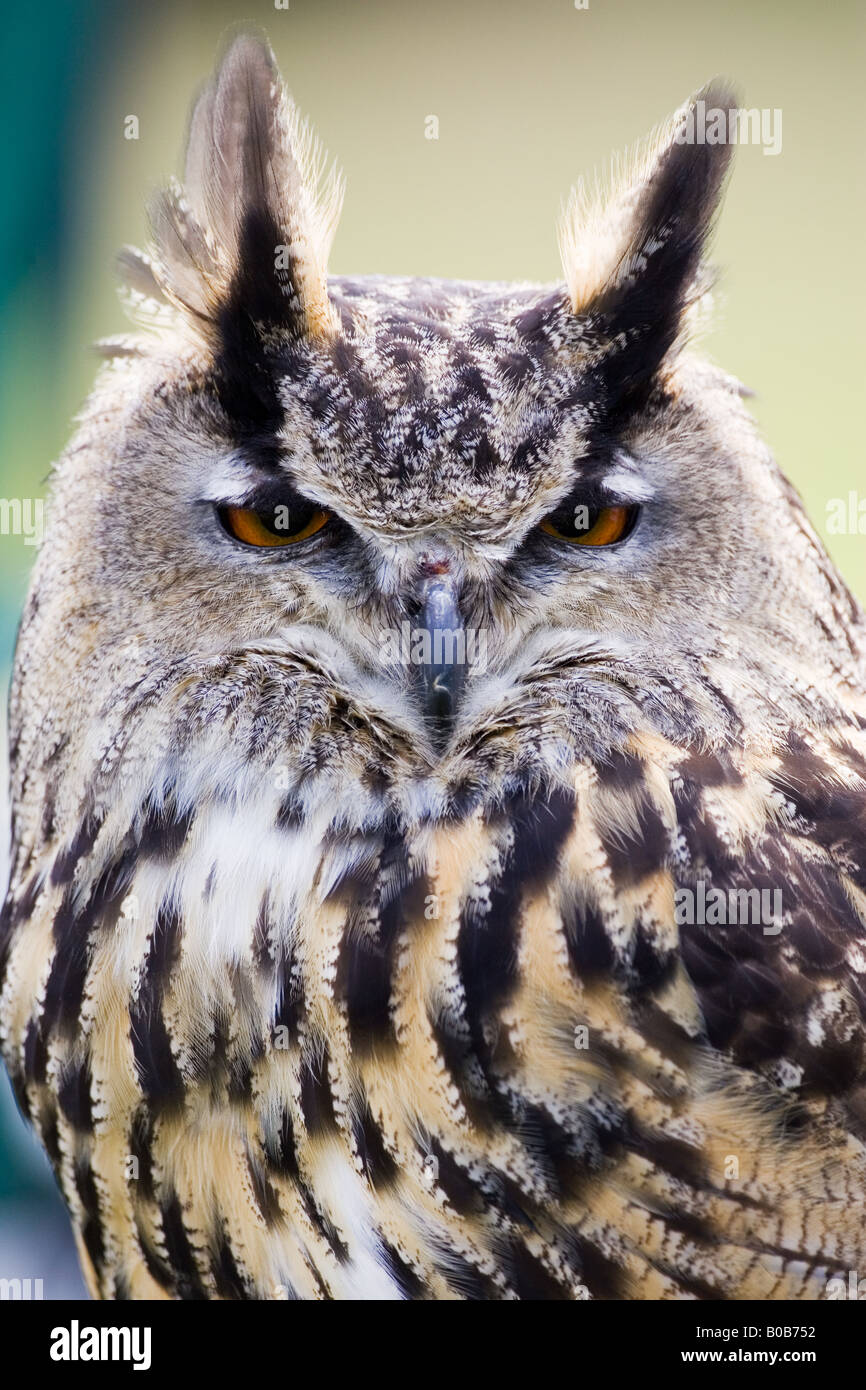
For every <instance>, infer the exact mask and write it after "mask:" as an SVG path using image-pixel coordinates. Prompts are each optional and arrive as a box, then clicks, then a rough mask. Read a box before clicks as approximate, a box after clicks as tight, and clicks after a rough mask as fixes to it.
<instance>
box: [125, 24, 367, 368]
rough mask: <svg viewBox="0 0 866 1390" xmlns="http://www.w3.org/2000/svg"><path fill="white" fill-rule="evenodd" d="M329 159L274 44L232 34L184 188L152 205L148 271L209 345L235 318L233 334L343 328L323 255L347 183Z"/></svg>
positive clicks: (199, 121) (136, 280) (304, 333)
mask: <svg viewBox="0 0 866 1390" xmlns="http://www.w3.org/2000/svg"><path fill="white" fill-rule="evenodd" d="M325 163H326V161H325V158H324V155H323V153H322V151H321V149H320V147H319V145H318V143H317V142H316V140H315V138H314V136H313V135H312V133H311V131H310V129H309V127H308V126H307V125H306V123H305V122H303V121H302V120H301V118H300V116H299V115H298V112H297V109H296V107H295V106H294V104H293V102H292V101H291V99H290V98H289V96H288V95H287V93H286V92H285V89H284V88H283V85H282V82H281V80H280V76H279V73H278V71H277V68H276V64H275V61H274V57H273V54H272V53H271V51H270V49H269V48H268V46H267V45H266V44H265V43H264V42H262V41H260V40H259V39H256V38H253V37H251V36H249V35H244V36H242V37H240V38H237V39H236V40H235V41H234V43H233V44H232V45H231V47H230V48H229V49H228V51H227V53H226V55H225V57H224V59H223V61H222V63H221V64H220V66H219V68H218V69H217V72H216V74H215V76H214V78H213V79H212V80H211V82H210V83H209V84H208V85H207V86H206V87H205V89H204V91H203V92H202V93H201V95H200V97H199V99H198V101H197V103H196V105H195V108H194V111H193V115H192V120H191V123H190V129H189V140H188V145H187V155H186V168H185V174H184V182H183V186H182V187H181V186H180V185H178V184H173V185H171V186H170V187H169V188H167V189H165V190H164V191H163V192H161V193H160V194H159V195H158V196H157V198H156V199H155V200H154V202H153V204H152V206H151V226H152V231H153V239H154V247H153V256H152V262H151V265H150V270H149V273H150V274H152V277H153V279H154V280H155V282H156V286H157V288H158V291H159V292H160V293H161V295H162V297H163V298H165V299H167V300H168V301H169V302H170V303H172V304H173V305H174V306H175V308H177V309H179V310H180V311H181V313H182V314H183V315H184V316H185V317H186V318H187V319H188V320H191V321H192V323H193V324H194V326H195V327H196V328H197V330H198V331H199V332H200V333H201V334H202V335H203V336H204V337H205V339H206V340H208V341H209V342H211V343H212V344H214V345H218V344H219V343H220V340H221V339H222V338H223V336H224V333H225V330H226V326H227V321H228V320H231V321H232V323H231V328H230V332H231V334H232V336H233V337H235V338H237V336H238V332H239V327H238V323H239V321H242V324H243V325H246V329H249V328H250V327H251V326H253V327H254V328H255V330H256V331H258V332H260V331H261V330H262V329H263V328H265V329H266V328H268V327H271V326H279V327H284V328H286V329H288V330H289V331H290V332H291V333H292V334H293V336H296V337H298V338H301V337H312V338H323V337H330V336H331V335H332V334H333V333H334V332H335V331H336V326H337V319H336V315H335V311H334V308H333V306H332V304H331V302H330V300H329V298H328V289H327V260H328V253H329V251H330V246H331V242H332V240H333V236H334V232H335V230H336V225H337V219H338V216H339V212H340V206H341V203H342V192H343V187H342V181H341V179H340V177H339V175H338V174H337V173H336V171H335V170H334V169H333V168H332V169H331V170H330V171H329V172H327V173H326V171H325ZM130 263H131V258H130V257H129V255H128V254H127V261H126V264H125V267H122V269H125V271H126V275H127V279H129V278H130V276H129V271H130ZM140 265H141V263H140V262H139V265H138V267H137V268H136V271H135V274H134V276H133V277H132V278H133V288H134V289H137V290H139V291H141V290H142V271H141V268H140ZM243 331H244V330H243V329H241V330H240V332H241V335H243Z"/></svg>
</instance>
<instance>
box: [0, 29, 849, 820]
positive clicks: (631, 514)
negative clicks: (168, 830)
mask: <svg viewBox="0 0 866 1390" xmlns="http://www.w3.org/2000/svg"><path fill="white" fill-rule="evenodd" d="M698 99H700V100H702V101H704V102H705V104H706V107H707V108H710V107H713V108H720V109H722V110H724V111H727V110H728V109H729V108H730V107H731V105H732V102H733V98H732V97H731V95H730V94H729V92H728V91H727V90H726V89H724V88H723V87H721V86H710V87H708V88H706V89H705V90H704V91H703V92H701V93H700V94H699V96H698V97H696V98H695V99H694V101H693V102H690V103H687V104H686V106H684V107H683V108H682V109H681V110H680V111H679V112H677V114H676V115H675V116H674V117H673V118H672V119H671V120H670V121H669V122H668V123H667V124H666V125H664V126H663V127H662V128H661V129H660V131H659V132H658V133H657V134H656V135H655V136H654V137H653V138H652V139H651V140H650V141H649V142H648V143H647V144H646V145H645V146H643V147H642V148H641V149H640V150H639V151H638V153H637V155H636V156H635V157H634V158H633V159H632V160H630V161H629V162H628V163H627V164H626V165H624V166H623V169H622V173H621V177H620V178H619V179H618V180H617V181H616V183H615V186H613V187H611V188H610V189H609V190H607V191H604V192H601V193H599V194H597V195H594V196H588V195H587V194H586V193H584V192H583V191H582V190H578V192H577V193H575V194H574V195H573V196H572V199H571V201H570V203H569V204H568V207H567V210H566V213H565V216H564V220H563V225H562V229H561V238H560V240H561V248H562V257H563V266H564V282H563V283H560V284H553V285H545V286H539V285H532V284H499V283H457V282H451V281H443V280H433V279H397V278H387V277H378V276H373V277H370V276H330V275H329V273H328V267H327V258H328V251H329V247H330V243H331V240H332V236H333V232H334V228H335V223H336V219H337V214H338V211H339V206H340V201H341V193H342V189H341V184H340V181H339V179H338V178H337V177H335V176H334V175H333V174H331V175H328V174H326V173H325V170H324V161H323V159H322V156H321V154H320V152H319V151H318V148H317V146H316V144H315V142H314V140H313V139H312V137H311V135H310V133H309V131H308V129H307V127H306V126H305V125H304V124H303V122H302V121H301V120H300V118H299V116H298V114H297V112H296V110H295V108H294V106H293V105H292V103H291V101H290V100H289V98H288V97H287V95H286V93H285V92H284V90H283V87H282V85H281V82H280V78H279V76H278V73H277V71H276V68H275V65H274V61H273V58H272V56H271V54H270V52H269V50H268V49H267V48H266V47H265V46H264V45H263V44H261V43H260V42H258V41H257V40H254V39H251V38H241V39H239V40H237V41H236V42H235V43H234V45H233V46H232V47H231V48H230V50H229V51H228V53H227V55H226V57H225V58H224V60H223V62H222V64H221V66H220V67H219V69H218V71H217V74H216V76H215V77H214V79H213V81H212V82H211V84H210V85H209V86H208V87H207V89H206V90H205V91H204V93H203V95H202V96H201V97H200V99H199V101H198V103H197V105H196V107H195V110H194V114H193V116H192V121H191V128H190V134H189V145H188V153H187V159H186V169H185V175H184V180H183V184H182V186H181V185H176V186H172V187H171V188H169V189H168V190H167V191H165V192H163V193H162V194H161V195H160V196H159V197H158V198H157V200H156V202H155V204H154V207H153V212H152V227H153V245H152V247H151V250H150V253H149V254H148V255H143V254H141V253H139V252H137V251H127V252H125V253H124V254H123V256H122V269H123V272H124V275H125V279H126V282H127V286H128V295H129V301H130V303H131V305H132V308H133V310H134V312H135V314H136V316H137V318H138V320H139V322H140V323H141V324H142V325H143V326H144V329H145V331H144V332H143V333H142V334H140V335H139V336H137V337H136V338H134V339H124V340H120V341H115V342H113V343H109V344H108V345H107V348H106V350H107V353H108V355H109V357H110V359H111V360H110V362H109V363H108V364H107V366H106V367H105V369H104V371H103V373H102V376H101V378H100V380H99V382H98V384H97V387H96V389H95V391H94V393H93V395H92V397H91V399H90V402H89V404H88V406H87V408H86V409H85V412H84V415H83V419H82V422H81V426H80V430H79V432H78V434H77V436H76V438H75V440H74V441H73V443H72V445H71V446H70V448H69V450H68V452H67V453H66V455H65V456H64V458H63V460H62V461H61V463H60V465H59V468H58V469H57V472H56V476H55V480H54V486H53V500H52V504H51V508H50V515H49V528H48V539H47V542H46V544H45V547H44V549H43V552H42V554H41V557H40V560H39V563H38V568H37V574H36V580H35V584H34V589H33V594H32V598H31V603H30V607H29V609H28V613H27V616H26V618H25V629H26V631H27V633H28V641H27V644H26V657H25V656H24V655H21V656H20V657H19V667H18V675H17V678H16V687H15V708H16V709H17V711H18V716H17V718H18V723H19V726H20V727H19V738H18V739H17V741H16V746H17V747H18V749H19V780H20V781H21V785H22V788H23V785H24V782H25V781H26V775H27V774H26V772H25V771H24V769H25V767H26V765H27V758H26V750H27V748H28V747H29V748H30V749H31V750H33V749H35V748H38V749H39V750H40V754H39V756H40V757H42V758H43V759H44V761H45V765H46V767H50V766H62V767H63V768H64V769H65V772H64V777H63V778H59V781H60V783H61V784H62V785H61V786H60V788H59V790H58V795H62V796H66V797H68V798H69V799H70V803H71V802H73V801H74V802H75V803H76V813H78V812H79V811H80V802H81V800H82V798H83V797H84V796H85V790H86V794H87V795H88V796H90V797H91V798H93V797H96V798H97V799H98V798H99V797H100V796H102V797H116V796H117V795H118V787H119V786H120V785H121V784H122V786H123V787H124V788H126V789H128V791H129V795H130V797H131V798H133V800H137V801H140V800H141V798H142V797H143V796H144V794H145V789H147V788H151V789H152V788H153V786H154V784H155V783H156V784H158V785H168V783H169V782H172V781H176V778H177V776H178V768H180V767H184V768H185V776H186V777H187V779H188V786H189V794H190V795H193V794H194V791H195V789H196V788H198V789H199V790H200V789H201V787H202V786H203V785H204V784H205V783H207V782H208V779H211V780H213V779H214V778H217V777H218V778H219V779H220V780H221V784H222V785H223V786H224V788H225V789H226V794H227V795H228V794H230V793H231V794H234V793H236V792H237V790H238V789H239V788H241V787H243V786H244V785H246V781H247V779H249V778H250V777H251V776H252V775H254V774H255V775H256V776H261V775H262V769H263V768H273V767H279V768H284V769H285V777H286V779H287V785H288V786H290V787H293V788H294V789H295V791H296V793H297V795H298V796H305V797H306V796H308V795H311V794H312V792H311V788H314V787H319V788H320V793H319V794H320V795H323V796H324V797H325V799H326V800H327V797H328V796H330V795H332V794H333V791H334V788H335V787H340V788H342V789H343V790H345V788H346V787H347V786H349V785H351V786H352V787H353V788H354V789H355V792H356V795H357V800H358V804H359V805H361V804H363V802H364V799H365V798H368V797H371V796H381V795H383V794H384V795H393V796H398V797H400V798H402V800H403V802H404V810H406V811H407V813H410V812H412V810H413V806H415V802H413V798H415V801H416V802H417V801H418V800H419V799H424V800H425V804H428V805H429V802H430V800H431V798H432V800H433V802H434V803H435V804H436V805H438V806H439V807H440V809H442V807H446V808H447V805H448V804H453V799H454V798H455V797H458V796H462V797H467V796H472V795H473V794H475V793H476V792H477V791H478V788H480V787H482V786H486V787H488V788H489V787H490V786H504V785H505V783H506V782H507V780H508V779H509V778H511V779H513V778H514V777H518V776H524V775H530V776H535V775H542V774H544V775H550V776H555V775H556V768H557V767H558V766H559V765H560V764H562V763H564V762H566V761H568V762H571V761H572V760H573V758H574V756H575V753H577V754H578V755H580V754H589V755H592V756H595V757H605V756H608V755H610V753H611V752H612V751H613V750H615V749H616V747H617V746H619V745H620V744H621V742H622V740H623V739H624V738H625V737H627V736H628V735H629V733H630V732H632V731H633V730H635V729H638V728H642V729H645V730H649V731H652V730H657V731H659V732H661V733H663V734H665V735H666V736H671V737H676V738H677V739H679V740H680V741H692V742H698V743H703V744H705V745H712V744H716V745H718V744H722V743H724V742H726V741H728V742H729V741H731V740H742V739H746V738H748V739H751V740H757V741H760V740H771V739H772V737H773V733H774V730H775V729H776V728H777V727H781V726H782V725H784V726H785V727H790V724H791V722H792V720H793V721H794V722H796V720H797V718H798V717H800V715H801V714H802V713H803V712H806V711H808V715H809V718H810V719H812V720H814V719H815V718H816V717H819V718H820V713H821V710H822V709H826V710H827V711H830V710H831V709H832V708H834V707H835V705H836V702H837V697H836V692H837V691H838V689H839V688H840V687H841V686H843V685H844V684H845V683H846V682H851V681H853V680H855V679H856V680H858V681H861V682H862V655H861V653H862V615H861V613H860V610H859V609H858V607H857V605H856V604H855V602H854V600H853V599H852V598H851V596H850V595H849V594H848V592H847V590H846V589H845V587H844V585H843V584H842V582H841V580H840V579H839V578H838V576H837V574H836V572H835V570H834V568H833V566H832V565H831V563H830V562H829V560H828V559H827V556H826V555H825V553H824V551H823V548H822V547H821V544H820V542H819V541H818V539H817V538H816V536H815V534H814V532H813V531H812V529H811V527H810V526H809V524H808V522H807V520H806V519H805V517H804V514H803V511H802V509H801V506H800V503H799V501H798V499H797V497H796V495H795V494H794V492H793V490H792V488H791V487H790V486H789V484H788V483H787V482H786V481H785V480H784V478H783V477H782V475H781V474H780V473H779V471H778V470H777V468H776V467H775V465H774V464H773V462H772V459H771V458H770V456H769V454H768V452H767V450H766V449H765V448H764V446H763V445H762V444H761V443H760V441H759V439H758V438H757V436H756V433H755V430H754V428H753V426H752V423H751V420H750V417H749V416H748V414H747V412H746V410H745V408H744V405H743V403H742V399H741V397H742V394H743V393H742V391H741V390H740V388H739V387H738V385H737V383H736V382H735V381H733V380H732V379H731V378H730V377H729V376H727V375H725V374H724V373H722V372H721V371H719V370H717V369H716V368H714V367H712V366H709V365H707V364H706V363H702V362H701V361H700V360H698V359H696V358H694V357H693V356H692V355H691V353H690V351H689V341H688V340H689V335H690V331H691V329H692V328H693V326H694V324H695V322H696V320H697V318H698V317H699V316H700V312H701V309H702V306H703V304H704V303H705V300H706V295H707V291H708V285H709V277H708V275H707V273H706V270H705V268H704V265H703V255H704V251H705V245H706V241H707V237H708V234H709V232H710V229H711V226H712V223H713V218H714V215H715V213H716V210H717V206H718V203H719V198H720V193H721V189H722V185H723V181H724V177H725V172H726V167H727V164H728V158H729V154H730V146H729V145H727V144H712V143H693V142H691V141H690V139H689V131H690V129H692V128H693V125H692V122H691V121H690V114H691V113H692V109H693V106H694V102H695V101H697V100H698ZM461 215H462V216H465V215H468V214H467V213H466V211H465V210H464V211H463V212H462V213H461ZM505 234H506V235H507V231H506V233H505ZM437 637H438V641H437ZM13 718H15V716H14V715H13ZM52 758H53V759H54V763H53V764H51V759H52ZM47 775H49V774H48V773H46V776H47ZM322 788H324V791H321V789H322ZM415 809H417V806H416V807H415ZM359 815H360V812H359Z"/></svg>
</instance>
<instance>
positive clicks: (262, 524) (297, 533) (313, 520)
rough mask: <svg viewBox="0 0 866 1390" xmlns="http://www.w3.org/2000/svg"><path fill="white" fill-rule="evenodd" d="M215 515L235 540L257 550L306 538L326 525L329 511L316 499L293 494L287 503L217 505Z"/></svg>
mask: <svg viewBox="0 0 866 1390" xmlns="http://www.w3.org/2000/svg"><path fill="white" fill-rule="evenodd" d="M217 515H218V516H219V519H220V522H221V523H222V526H223V529H224V530H225V531H227V532H228V534H229V535H230V536H233V537H234V539H235V540H236V541H241V542H242V543H243V544H244V545H249V546H254V547H256V548H258V549H260V548H263V547H265V546H271V547H273V546H286V545H296V544H297V543H298V541H306V540H309V539H310V537H311V536H315V535H316V533H317V532H318V531H321V530H322V528H323V527H324V526H327V524H328V522H329V521H330V519H331V516H332V515H333V513H331V512H328V511H326V510H325V509H324V508H323V507H320V506H319V505H318V503H317V502H309V501H308V500H307V499H306V498H299V497H295V498H292V500H291V501H289V502H286V501H283V502H277V503H275V504H274V505H271V504H267V505H265V506H257V507H239V506H234V505H230V504H226V505H225V506H222V507H218V508H217Z"/></svg>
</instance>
